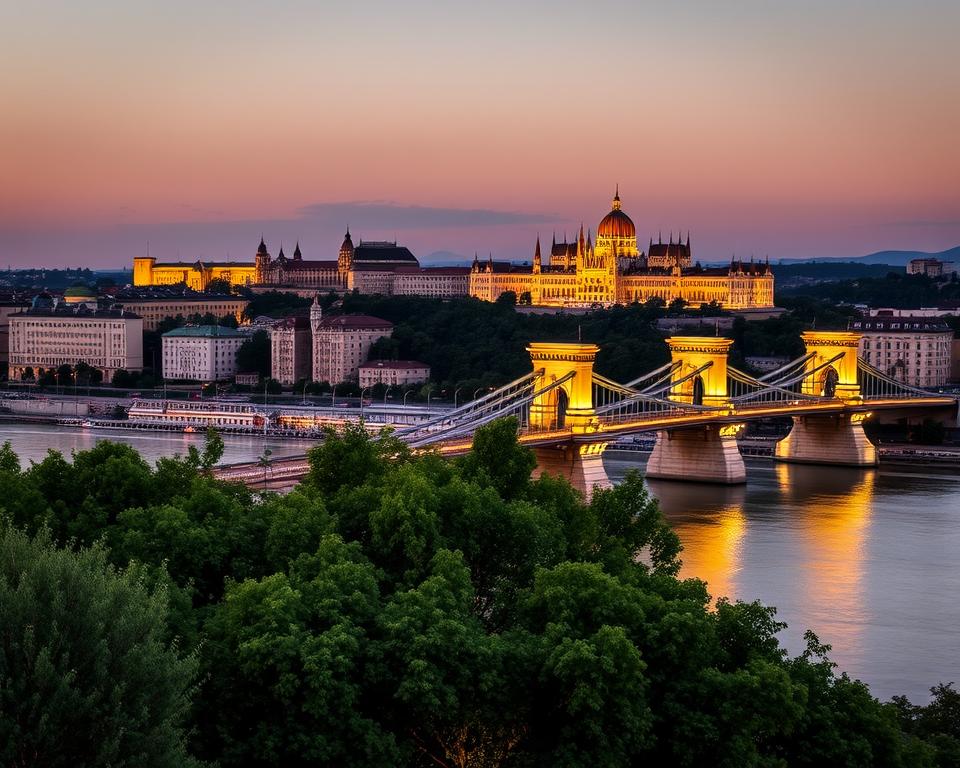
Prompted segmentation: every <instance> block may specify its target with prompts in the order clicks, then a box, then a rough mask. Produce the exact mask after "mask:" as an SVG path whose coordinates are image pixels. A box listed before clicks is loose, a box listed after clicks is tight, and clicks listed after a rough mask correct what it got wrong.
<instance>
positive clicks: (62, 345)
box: [9, 294, 143, 381]
mask: <svg viewBox="0 0 960 768" xmlns="http://www.w3.org/2000/svg"><path fill="white" fill-rule="evenodd" d="M9 334H10V335H9V344H10V361H9V376H10V378H11V379H18V380H19V379H22V378H23V374H24V372H26V371H27V369H30V372H32V373H33V375H34V376H36V375H37V374H38V373H39V372H40V371H41V370H47V369H50V368H58V367H59V366H61V365H76V364H77V363H79V362H84V363H86V364H87V365H89V366H91V367H92V368H96V369H97V370H99V371H100V372H101V373H102V374H103V378H104V380H106V381H109V380H110V379H111V377H112V376H113V374H114V373H115V372H116V371H118V370H121V369H122V370H127V371H141V370H143V319H142V318H140V317H139V316H138V315H135V314H133V313H127V312H124V311H122V310H116V309H92V308H90V307H87V306H85V305H80V306H69V305H67V304H63V303H61V304H59V305H57V306H54V304H53V301H52V299H51V297H50V296H49V295H48V294H41V295H40V296H38V297H37V298H36V299H34V301H33V304H32V306H31V309H28V310H26V311H25V312H21V313H19V314H15V315H10V317H9Z"/></svg>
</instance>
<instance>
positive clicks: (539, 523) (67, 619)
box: [0, 420, 960, 768]
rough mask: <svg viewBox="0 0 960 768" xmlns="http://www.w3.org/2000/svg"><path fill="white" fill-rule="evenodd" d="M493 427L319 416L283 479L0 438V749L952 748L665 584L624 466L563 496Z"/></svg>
mask: <svg viewBox="0 0 960 768" xmlns="http://www.w3.org/2000/svg"><path fill="white" fill-rule="evenodd" d="M515 428H516V425H515V423H512V422H511V421H510V420H504V421H501V422H495V423H494V424H492V425H489V426H487V427H484V428H483V429H481V430H479V431H478V433H477V435H476V443H475V450H474V451H473V452H472V453H471V454H469V455H468V456H465V457H463V458H460V459H456V460H446V459H443V458H441V457H439V456H436V455H432V454H425V455H416V456H415V455H412V454H411V453H410V452H409V450H408V449H407V448H406V447H405V446H404V445H402V444H401V443H400V442H398V441H397V440H395V439H393V438H391V437H390V436H389V435H381V436H380V437H379V438H376V437H373V438H372V437H370V436H369V435H368V434H367V433H366V432H365V431H364V430H363V429H362V428H360V427H352V428H348V429H347V430H346V431H345V432H343V433H341V434H333V433H330V434H329V435H328V436H327V439H326V440H325V441H324V442H323V443H321V444H319V445H318V446H317V447H315V448H313V449H312V450H311V451H310V455H309V461H310V470H309V474H308V477H307V479H306V480H305V482H304V483H303V484H301V485H300V486H299V487H298V488H297V489H296V490H294V491H293V492H292V493H290V494H287V495H285V496H278V495H275V494H272V493H263V494H259V493H256V492H254V491H251V490H250V489H248V488H246V487H244V486H240V485H232V484H226V483H223V482H220V481H217V480H215V479H213V478H212V477H211V476H210V475H209V468H210V467H211V466H212V465H213V464H214V463H215V462H216V461H217V460H218V459H219V456H220V454H221V452H222V447H223V446H222V442H220V441H219V440H218V439H217V437H216V436H215V435H212V436H211V438H210V440H209V441H208V444H207V448H206V450H204V451H197V450H195V449H194V450H191V451H190V452H189V453H188V455H187V456H185V457H179V458H165V459H161V460H159V461H158V462H157V464H156V466H150V465H148V464H147V463H146V462H145V461H144V460H143V459H142V458H141V457H140V455H139V454H137V453H136V452H135V451H134V450H132V449H131V448H129V447H127V446H124V445H120V444H116V443H110V442H101V443H99V444H98V445H97V446H96V447H95V448H93V449H91V450H88V451H80V452H77V453H76V454H75V455H74V457H73V461H72V463H71V462H68V461H66V460H65V459H64V458H63V457H62V456H61V455H60V454H58V453H54V452H51V453H50V454H49V455H48V456H47V457H46V458H45V459H44V460H43V461H41V462H39V463H36V464H32V465H31V466H30V467H27V468H23V467H21V466H20V464H19V461H18V460H17V457H16V456H15V455H14V454H13V452H12V451H11V450H10V448H9V445H8V446H6V447H5V448H3V449H2V450H0V509H2V516H0V521H2V522H0V616H2V617H3V621H2V622H0V672H2V676H0V760H2V764H3V765H5V766H26V765H80V764H83V765H108V764H109V765H138V766H139V765H148V766H168V765H171V766H172V765H189V764H190V761H191V760H193V759H197V760H203V761H216V764H218V765H221V766H224V767H227V766H249V765H256V766H290V765H298V766H299V765H337V766H412V767H416V768H426V767H427V766H432V767H433V768H437V766H441V767H444V766H449V767H451V768H453V767H454V766H457V767H458V768H468V766H469V767H473V766H503V767H504V768H509V767H510V766H516V767H517V768H520V767H523V768H527V767H529V766H569V767H570V768H573V767H574V766H590V767H591V768H592V767H594V766H601V767H605V766H609V767H610V768H613V767H614V766H617V767H619V766H625V765H677V766H729V767H730V768H733V767H734V766H771V767H772V766H847V767H849V768H856V767H858V766H863V767H864V768H866V767H867V766H920V767H921V768H923V767H925V766H929V767H930V768H933V766H948V765H957V755H958V749H960V741H958V739H960V706H958V696H957V694H956V692H955V691H954V689H953V688H952V687H951V686H949V685H945V686H939V687H938V688H937V689H935V697H934V699H933V701H932V703H930V704H929V705H927V706H918V705H915V704H913V703H911V702H908V701H906V700H903V699H898V700H895V701H894V702H891V703H887V704H884V703H880V702H878V701H877V700H876V699H874V698H873V697H872V696H871V695H870V692H869V690H868V689H867V687H866V686H865V685H863V684H862V683H860V682H858V681H855V680H851V679H850V678H848V677H847V676H846V675H844V674H842V673H840V672H838V671H837V670H836V669H835V665H834V664H833V663H832V662H831V661H830V660H829V656H828V654H829V646H828V645H825V644H824V643H822V642H821V641H820V640H819V639H818V638H816V637H814V636H813V635H812V634H808V636H807V648H806V650H805V651H804V652H803V653H802V654H800V655H799V656H797V657H789V656H788V655H787V654H786V652H785V651H784V649H783V648H782V647H781V646H780V644H779V642H778V639H777V633H778V631H779V630H780V629H781V627H782V626H783V625H782V624H781V623H780V622H779V620H778V618H777V616H776V613H775V610H774V609H773V608H770V607H766V606H763V605H761V604H759V603H755V602H754V603H743V602H730V601H727V600H725V599H720V600H719V601H718V602H717V603H716V606H715V608H711V607H710V606H711V601H710V592H709V585H707V584H704V583H703V582H701V581H698V580H696V579H684V580H681V579H679V578H678V577H677V573H678V571H679V567H680V557H681V554H682V553H681V548H680V544H679V541H678V539H677V536H676V535H675V534H674V532H673V531H672V530H671V529H670V528H669V527H668V526H667V525H666V523H665V522H664V520H663V518H662V516H661V515H660V512H659V509H658V507H657V504H656V502H655V501H654V500H653V499H652V498H651V497H650V496H648V495H647V493H646V491H645V489H644V486H643V483H642V479H641V478H640V477H639V476H638V475H636V474H634V475H632V476H629V477H628V478H627V480H626V481H625V482H624V483H623V484H621V485H619V486H618V487H616V488H614V489H612V490H605V491H598V492H597V493H596V494H595V495H594V497H593V499H592V501H591V502H589V503H585V502H584V501H583V499H582V498H581V497H580V496H579V495H578V494H577V493H575V492H574V491H573V490H572V488H571V487H570V486H569V485H568V484H567V483H566V482H565V481H562V480H559V479H554V478H551V477H549V476H548V477H541V478H538V479H533V478H532V477H531V470H532V469H533V466H534V458H533V456H532V454H531V453H530V451H529V450H528V449H526V448H524V447H522V446H520V445H518V444H517V441H516V437H515V435H516V432H515ZM263 471H264V473H265V474H266V473H268V472H269V463H265V464H264V466H263ZM825 640H829V638H825ZM51 729H53V730H51ZM51 734H54V735H55V736H54V735H51ZM54 738H55V742H56V743H55V744H54V742H53V741H52V740H53V739H54ZM185 753H188V754H189V756H188V755H187V754H185Z"/></svg>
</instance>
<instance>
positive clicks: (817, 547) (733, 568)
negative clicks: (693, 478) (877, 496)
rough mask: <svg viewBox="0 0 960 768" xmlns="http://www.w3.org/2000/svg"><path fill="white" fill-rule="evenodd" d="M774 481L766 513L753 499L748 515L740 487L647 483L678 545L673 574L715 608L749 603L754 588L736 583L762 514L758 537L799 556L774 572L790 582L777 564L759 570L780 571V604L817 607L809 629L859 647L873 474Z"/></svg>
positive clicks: (778, 473)
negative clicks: (719, 602)
mask: <svg viewBox="0 0 960 768" xmlns="http://www.w3.org/2000/svg"><path fill="white" fill-rule="evenodd" d="M774 473H775V474H774V477H775V479H776V484H775V485H776V488H775V490H773V491H771V492H770V493H769V496H768V499H769V500H768V504H763V503H758V502H762V501H764V499H762V498H755V499H754V501H753V502H752V503H751V506H750V508H749V510H750V511H749V516H748V514H747V512H746V511H745V507H744V501H745V497H746V488H745V487H744V486H732V487H730V486H718V485H701V484H696V483H678V482H670V481H663V480H648V485H649V486H650V490H651V492H652V493H653V495H654V496H656V497H657V499H659V501H660V506H661V509H662V510H663V513H664V516H665V517H666V518H667V520H668V521H669V522H670V524H671V525H672V526H673V528H674V530H675V531H676V532H677V535H678V536H679V537H680V541H681V542H682V543H683V547H684V549H683V553H682V555H681V557H682V559H683V567H682V569H681V571H680V574H681V576H683V577H696V578H699V579H703V580H704V581H706V582H707V587H708V592H709V593H710V596H711V598H712V599H713V600H714V601H715V600H716V599H717V598H718V597H730V598H731V599H736V598H741V599H744V600H753V599H756V598H757V597H758V595H757V594H754V592H755V591H756V589H757V586H758V585H757V584H756V583H754V584H753V585H752V586H747V585H745V584H742V583H741V582H740V578H739V576H740V573H741V571H742V569H743V567H744V563H745V561H746V560H749V559H750V558H751V556H752V555H754V554H755V553H752V552H751V551H750V545H751V542H750V534H751V520H750V517H757V516H761V515H762V516H763V517H764V523H765V524H764V525H763V526H760V528H761V529H762V530H763V531H764V535H765V536H770V535H774V536H778V537H782V538H781V541H780V542H779V544H780V545H782V546H783V547H784V548H786V549H789V548H796V549H799V552H798V553H792V554H791V556H789V557H785V558H784V560H785V562H784V563H783V568H792V569H794V572H793V573H785V572H783V571H782V569H781V568H780V565H779V563H777V562H773V563H769V562H768V563H764V564H763V565H765V566H766V567H769V568H772V569H775V570H777V571H779V572H778V573H776V574H775V578H776V580H777V581H779V582H782V584H781V586H782V587H785V588H786V589H787V590H789V594H785V595H783V599H785V601H787V602H790V603H793V604H797V605H803V606H805V611H804V613H808V614H817V613H818V610H817V608H818V607H819V606H823V607H824V612H823V613H822V615H820V616H818V621H817V622H816V626H814V627H813V628H814V629H815V630H816V631H826V630H827V629H829V637H830V638H831V640H832V641H833V642H835V643H836V644H837V645H838V646H842V647H844V648H852V647H854V646H855V645H858V644H859V641H860V636H859V632H860V627H861V626H862V621H861V619H862V617H863V612H864V608H863V606H864V572H865V556H866V555H865V550H866V542H867V538H868V534H869V524H870V510H871V502H872V498H873V493H874V485H875V482H876V472H875V471H874V470H860V469H849V468H840V467H819V466H806V465H797V464H776V465H774ZM771 524H772V527H773V528H774V532H773V533H772V534H771V532H770V529H771ZM755 535H756V534H755ZM754 546H755V547H758V548H759V549H760V550H761V553H765V554H766V556H769V555H770V552H771V544H770V543H769V542H767V541H764V542H757V541H756V540H755V541H754ZM774 547H775V545H774ZM761 553H757V555H756V556H758V557H759V556H762V554H761ZM782 554H786V553H782ZM755 565H758V564H756V563H755ZM755 570H759V569H758V568H755ZM754 578H756V573H755V574H754ZM826 606H829V607H830V608H829V609H827V608H826Z"/></svg>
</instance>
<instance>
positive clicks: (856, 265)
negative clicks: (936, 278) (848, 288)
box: [770, 259, 906, 288]
mask: <svg viewBox="0 0 960 768" xmlns="http://www.w3.org/2000/svg"><path fill="white" fill-rule="evenodd" d="M770 267H771V269H773V275H774V277H775V278H776V281H777V287H778V288H786V287H790V286H795V285H808V284H811V283H822V282H832V281H836V280H856V279H858V278H862V277H886V276H887V274H888V273H889V272H899V273H900V274H903V273H904V272H906V267H901V266H896V265H892V264H888V263H884V264H868V263H865V262H863V261H840V260H839V259H834V260H831V261H816V262H798V263H792V264H771V265H770Z"/></svg>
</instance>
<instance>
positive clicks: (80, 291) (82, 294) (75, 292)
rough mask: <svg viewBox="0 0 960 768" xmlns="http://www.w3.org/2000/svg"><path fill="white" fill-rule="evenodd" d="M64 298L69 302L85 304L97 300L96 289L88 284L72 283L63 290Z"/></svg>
mask: <svg viewBox="0 0 960 768" xmlns="http://www.w3.org/2000/svg"><path fill="white" fill-rule="evenodd" d="M63 300H64V301H65V302H66V303H67V304H83V303H85V302H88V301H96V300H97V294H96V291H94V290H92V289H91V288H89V287H88V286H86V285H72V286H70V287H69V288H67V290H65V291H64V292H63Z"/></svg>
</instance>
